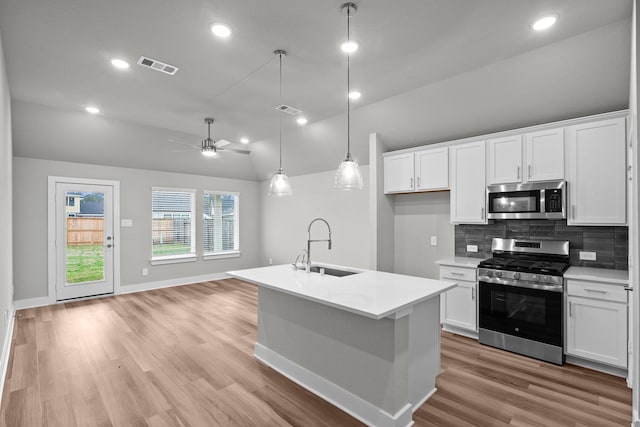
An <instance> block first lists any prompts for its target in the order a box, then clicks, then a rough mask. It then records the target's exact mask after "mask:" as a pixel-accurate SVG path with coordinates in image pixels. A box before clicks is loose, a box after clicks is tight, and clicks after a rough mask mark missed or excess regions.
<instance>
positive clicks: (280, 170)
mask: <svg viewBox="0 0 640 427" xmlns="http://www.w3.org/2000/svg"><path fill="white" fill-rule="evenodd" d="M278 56H279V57H280V105H282V52H280V53H279V54H278ZM278 120H279V125H280V168H279V169H278V170H279V172H280V173H282V116H280V117H279V118H278Z"/></svg>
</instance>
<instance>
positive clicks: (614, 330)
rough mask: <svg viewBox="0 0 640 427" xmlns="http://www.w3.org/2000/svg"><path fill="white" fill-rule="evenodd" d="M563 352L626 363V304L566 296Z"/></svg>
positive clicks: (610, 361)
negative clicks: (565, 333) (565, 330)
mask: <svg viewBox="0 0 640 427" xmlns="http://www.w3.org/2000/svg"><path fill="white" fill-rule="evenodd" d="M567 306H568V307H567V354H570V355H573V356H578V357H582V358H585V359H589V360H593V361H596V362H601V363H606V364H608V365H612V366H618V367H621V368H626V367H627V305H626V304H623V303H618V302H610V301H601V300H595V299H588V298H581V297H573V296H569V297H568V298H567Z"/></svg>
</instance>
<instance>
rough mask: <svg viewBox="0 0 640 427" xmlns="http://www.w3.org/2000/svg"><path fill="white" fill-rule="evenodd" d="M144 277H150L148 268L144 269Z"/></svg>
mask: <svg viewBox="0 0 640 427" xmlns="http://www.w3.org/2000/svg"><path fill="white" fill-rule="evenodd" d="M142 275H143V276H148V275H149V269H148V268H143V269H142Z"/></svg>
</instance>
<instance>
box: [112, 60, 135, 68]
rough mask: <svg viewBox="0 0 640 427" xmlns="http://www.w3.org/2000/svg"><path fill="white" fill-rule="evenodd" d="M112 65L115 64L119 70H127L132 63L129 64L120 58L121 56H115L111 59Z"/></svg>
mask: <svg viewBox="0 0 640 427" xmlns="http://www.w3.org/2000/svg"><path fill="white" fill-rule="evenodd" d="M111 65H113V66H114V67H115V68H117V69H119V70H126V69H127V68H129V67H131V64H129V63H128V62H127V61H125V60H124V59H120V58H113V59H112V60H111Z"/></svg>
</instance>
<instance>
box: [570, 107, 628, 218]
mask: <svg viewBox="0 0 640 427" xmlns="http://www.w3.org/2000/svg"><path fill="white" fill-rule="evenodd" d="M625 137H626V129H625V118H624V117H622V118H617V119H611V120H602V121H598V122H593V123H586V124H579V125H574V126H569V127H568V128H567V186H568V189H567V193H568V195H569V199H568V200H569V201H568V205H569V214H568V217H567V223H568V224H569V225H625V224H626V220H627V217H626V209H627V204H626V188H627V186H626V144H625Z"/></svg>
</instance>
